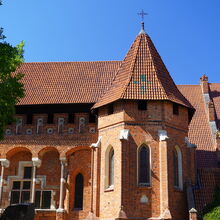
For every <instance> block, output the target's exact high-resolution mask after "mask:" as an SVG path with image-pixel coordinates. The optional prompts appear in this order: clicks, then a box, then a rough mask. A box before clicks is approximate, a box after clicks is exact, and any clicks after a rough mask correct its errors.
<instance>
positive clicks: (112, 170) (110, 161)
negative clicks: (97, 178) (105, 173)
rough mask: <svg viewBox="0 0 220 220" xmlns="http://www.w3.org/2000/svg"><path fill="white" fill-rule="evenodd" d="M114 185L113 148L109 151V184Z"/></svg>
mask: <svg viewBox="0 0 220 220" xmlns="http://www.w3.org/2000/svg"><path fill="white" fill-rule="evenodd" d="M113 185H114V150H113V149H111V151H110V152H109V186H113Z"/></svg>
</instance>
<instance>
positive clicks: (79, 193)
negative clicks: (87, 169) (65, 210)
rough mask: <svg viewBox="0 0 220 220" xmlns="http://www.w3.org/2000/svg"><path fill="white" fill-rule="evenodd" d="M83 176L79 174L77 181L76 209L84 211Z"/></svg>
mask: <svg viewBox="0 0 220 220" xmlns="http://www.w3.org/2000/svg"><path fill="white" fill-rule="evenodd" d="M83 185H84V183H83V175H82V174H81V173H79V174H78V175H77V176H76V180H75V199H74V208H75V209H83Z"/></svg>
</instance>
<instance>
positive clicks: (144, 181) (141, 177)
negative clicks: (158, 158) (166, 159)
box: [138, 145, 150, 185]
mask: <svg viewBox="0 0 220 220" xmlns="http://www.w3.org/2000/svg"><path fill="white" fill-rule="evenodd" d="M138 184H139V185H150V149H149V147H148V146H146V145H142V146H141V147H140V148H139V149H138Z"/></svg>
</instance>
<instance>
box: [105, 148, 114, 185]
mask: <svg viewBox="0 0 220 220" xmlns="http://www.w3.org/2000/svg"><path fill="white" fill-rule="evenodd" d="M112 152H113V155H114V148H113V147H112V146H111V145H109V146H108V148H107V149H106V152H105V189H113V188H114V176H113V177H112V178H113V180H112V181H111V182H113V184H110V178H109V176H110V175H109V172H110V160H109V159H110V156H111V154H112ZM113 169H114V167H113ZM113 173H114V170H113Z"/></svg>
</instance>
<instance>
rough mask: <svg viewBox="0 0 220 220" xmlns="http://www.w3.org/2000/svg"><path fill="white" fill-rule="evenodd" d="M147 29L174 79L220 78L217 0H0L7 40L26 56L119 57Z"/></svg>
mask: <svg viewBox="0 0 220 220" xmlns="http://www.w3.org/2000/svg"><path fill="white" fill-rule="evenodd" d="M141 9H144V10H145V11H146V12H147V13H149V15H148V16H146V18H145V29H146V32H147V33H148V34H149V35H150V37H151V39H152V40H153V42H154V44H155V46H156V48H157V50H158V51H159V53H160V55H161V57H162V58H163V61H164V63H165V64H166V66H167V68H168V70H169V72H170V74H171V76H172V77H173V79H174V81H175V82H176V83H177V84H198V83H199V78H200V76H201V75H202V74H204V73H205V74H207V75H208V76H209V81H210V82H220V80H219V78H220V77H219V76H220V70H219V63H220V56H219V51H220V43H219V41H220V13H219V11H220V0H62V1H60V0H59V1H58V0H37V1H36V0H35V1H33V0H19V1H18V0H16V1H15V0H3V5H2V6H0V26H1V27H3V28H4V34H5V35H6V36H7V39H6V40H7V41H8V42H10V43H11V44H13V45H15V44H17V43H19V42H20V41H21V40H24V41H25V61H26V62H47V61H96V60H122V59H123V58H124V56H125V55H126V53H127V51H128V49H129V48H130V46H131V44H132V42H133V40H134V39H135V37H136V35H137V34H138V32H139V31H140V21H141V19H140V17H139V16H138V15H137V13H138V12H139V11H140V10H141Z"/></svg>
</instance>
